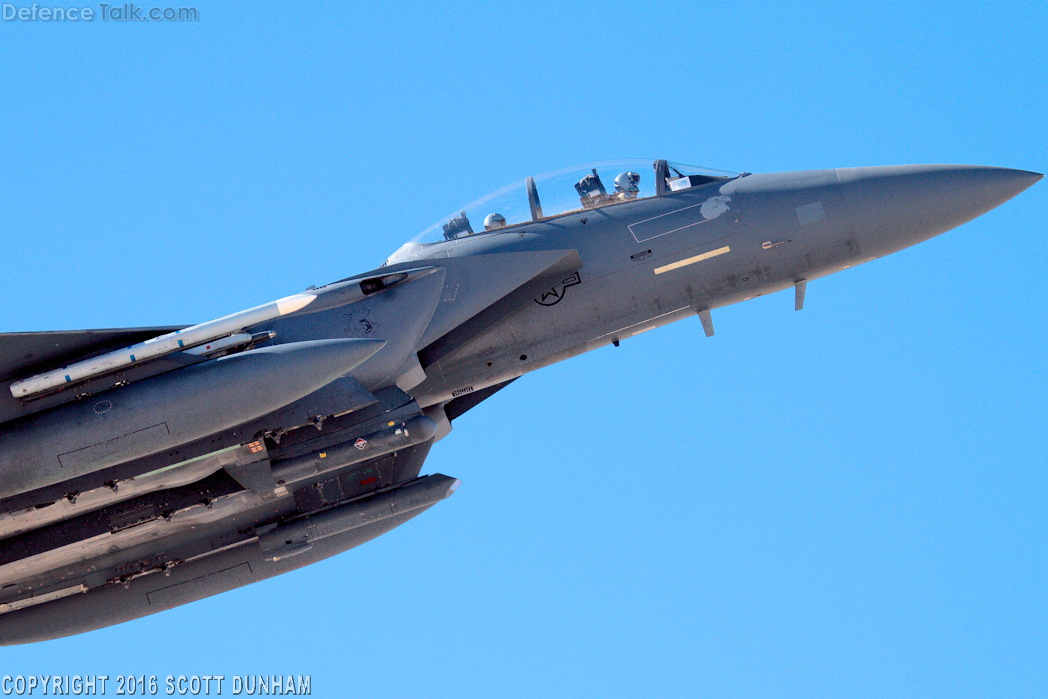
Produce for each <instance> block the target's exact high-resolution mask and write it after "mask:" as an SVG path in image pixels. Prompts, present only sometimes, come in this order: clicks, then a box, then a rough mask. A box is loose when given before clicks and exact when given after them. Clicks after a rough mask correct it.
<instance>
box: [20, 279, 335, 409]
mask: <svg viewBox="0 0 1048 699" xmlns="http://www.w3.org/2000/svg"><path fill="white" fill-rule="evenodd" d="M316 298H317V297H316V296H315V295H313V294H296V295H295V296H288V297H287V298H283V299H280V300H278V301H272V302H270V303H266V304H262V305H261V306H256V307H255V308H249V309H247V310H246V311H240V312H239V313H234V314H232V315H228V316H224V317H222V318H217V319H215V320H209V321H207V322H206V323H200V324H199V325H194V326H192V327H189V328H185V329H183V330H176V331H175V332H173V333H168V334H166V335H160V336H159V337H154V338H150V339H148V340H146V341H144V342H139V343H138V344H136V345H131V346H130V347H126V348H124V349H120V350H114V351H112V352H106V353H105V354H102V355H99V356H97V357H92V358H90V359H84V360H82V361H79V362H76V363H74V364H70V365H69V366H65V367H61V368H59V369H54V370H52V371H48V372H45V373H43V374H36V375H35V376H30V377H29V378H25V379H19V380H18V381H15V382H13V383H12V384H11V395H13V396H14V397H15V398H21V399H23V400H26V399H29V398H33V397H34V396H38V395H40V394H42V393H47V392H48V391H51V390H53V389H56V388H60V387H62V386H65V385H66V384H72V383H78V382H80V381H84V380H86V379H90V378H92V377H95V376H101V375H103V374H109V373H112V372H114V371H119V370H120V369H123V368H125V367H129V366H131V365H132V364H138V363H141V362H144V361H146V360H149V359H156V358H157V357H162V356H164V355H165V354H171V353H172V352H178V351H180V350H184V349H190V348H192V347H196V346H197V345H202V344H205V343H207V342H209V341H211V340H215V339H218V338H223V337H226V336H227V335H233V334H235V333H238V332H239V331H241V330H243V329H244V328H247V327H250V326H252V325H257V324H258V323H264V322H266V321H267V320H273V319H274V318H279V317H280V316H286V315H288V314H291V313H294V312H296V311H300V310H302V309H303V308H305V307H306V306H308V305H309V304H311V303H313V301H315V300H316Z"/></svg>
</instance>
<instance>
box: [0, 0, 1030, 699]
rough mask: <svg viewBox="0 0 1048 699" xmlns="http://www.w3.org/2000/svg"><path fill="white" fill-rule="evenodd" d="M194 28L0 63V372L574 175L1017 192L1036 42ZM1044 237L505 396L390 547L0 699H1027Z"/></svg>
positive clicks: (1016, 204) (799, 23)
mask: <svg viewBox="0 0 1048 699" xmlns="http://www.w3.org/2000/svg"><path fill="white" fill-rule="evenodd" d="M190 1H192V0H190ZM16 4H17V5H19V6H20V5H22V4H24V3H22V2H19V3H16ZM181 4H182V5H187V4H188V3H181ZM151 6H152V5H150V4H149V3H146V4H145V5H144V7H147V8H148V7H151ZM159 6H160V7H166V6H167V5H159ZM174 6H178V4H177V3H176V4H175V5H174ZM93 7H95V8H96V9H97V5H95V6H93ZM196 7H197V8H198V9H199V11H200V21H199V22H196V23H186V24H165V23H155V24H150V23H141V24H120V23H114V22H102V21H99V20H97V19H96V20H95V21H94V22H91V23H75V24H74V23H65V24H48V23H40V22H37V23H19V22H2V23H0V138H2V145H0V241H2V250H3V253H2V257H0V259H2V261H3V265H2V272H0V290H2V293H3V295H4V298H5V299H6V303H4V304H3V309H2V310H0V331H3V332H11V331H27V330H51V329H76V328H104V327H121V326H136V325H158V324H172V323H186V324H190V323H195V322H201V321H204V320H209V319H211V318H215V317H218V316H222V315H225V314H227V313H231V312H233V311H237V310H240V309H243V308H247V307H250V306H254V305H257V304H259V303H264V302H266V301H270V300H273V299H276V298H279V297H282V296H285V295H288V294H291V293H295V292H298V291H301V290H302V289H304V288H306V287H307V286H309V285H311V284H322V283H325V282H328V281H332V280H335V279H338V278H341V277H345V276H348V275H350V274H354V273H357V272H362V271H365V270H367V269H370V268H373V267H374V266H376V265H377V264H379V263H380V262H381V261H382V260H383V259H384V258H385V257H386V256H387V255H388V254H389V253H391V252H392V251H393V250H395V249H396V248H397V247H398V246H399V245H400V244H401V243H402V242H404V241H406V240H407V239H409V238H411V237H413V236H414V235H415V234H416V233H417V232H418V231H420V230H421V229H423V228H425V227H426V226H428V225H429V224H431V223H433V222H434V221H435V220H436V219H438V218H439V217H441V216H442V215H444V214H445V213H447V212H448V211H450V210H451V209H452V208H453V207H455V206H458V205H462V204H466V203H468V202H470V201H472V200H474V199H476V198H479V197H481V196H483V195H485V194H487V193H488V192H490V191H492V190H495V189H497V188H499V187H501V186H503V185H505V184H508V183H509V182H512V181H515V180H520V179H522V178H524V177H525V176H527V175H529V174H538V173H541V172H544V171H547V170H552V169H555V168H559V167H562V166H566V165H571V164H574V163H581V162H585V161H589V160H599V159H606V158H619V157H644V158H652V159H654V158H668V159H671V160H677V161H682V162H686V163H694V164H698V165H707V166H710V167H718V168H724V169H732V170H738V171H750V172H762V171H779V170H801V169H810V168H826V167H845V166H856V165H890V164H904V163H939V162H943V163H975V164H985V165H996V166H1004V167H1014V168H1022V169H1027V170H1035V171H1038V172H1045V170H1046V169H1048V136H1046V126H1048V89H1046V85H1048V67H1046V66H1048V29H1046V26H1048V4H1046V3H1044V2H1008V3H999V4H992V5H988V4H985V3H957V2H929V3H912V2H890V1H885V2H876V3H872V2H871V3H862V4H858V3H841V2H832V3H831V2H817V1H816V2H803V3H788V4H786V5H781V4H779V3H763V2H732V3H726V2H701V3H699V2H661V3H645V2H632V3H630V2H625V3H624V2H611V1H605V2H570V3H569V2H557V3H546V2H528V3H502V4H501V5H500V6H497V7H496V6H493V5H491V4H481V3H476V4H456V3H416V2H375V3H354V4H342V3H337V4H325V3H310V4H307V5H293V4H287V3H281V4H269V3H267V4H258V5H256V4H250V5H247V4H244V5H241V4H234V3H214V4H212V3H199V4H196ZM1046 204H1048V185H1046V184H1045V183H1044V182H1041V183H1039V184H1037V185H1035V186H1034V187H1033V188H1032V189H1031V190H1029V191H1027V192H1026V193H1024V194H1022V195H1020V196H1019V197H1018V198H1017V199H1015V200H1013V201H1011V202H1008V203H1006V204H1005V205H1003V206H1002V207H1000V208H999V209H997V210H995V211H992V212H990V213H988V214H986V215H985V216H983V217H982V218H980V219H977V220H976V221H974V222H972V223H969V224H967V225H965V226H963V227H962V228H960V229H958V230H955V231H953V232H950V233H948V234H946V235H943V236H940V237H939V238H936V239H934V240H932V241H929V242H927V243H924V244H922V245H920V246H917V247H915V248H911V249H909V250H906V251H903V252H901V253H899V254H897V255H894V256H891V257H889V258H885V259H879V260H876V261H874V262H872V263H870V264H867V265H863V266H861V267H858V268H856V269H851V270H848V271H846V272H843V273H840V274H837V275H834V276H832V277H830V278H826V279H823V280H820V281H817V282H813V283H812V284H811V285H809V288H808V294H807V307H806V308H805V310H804V311H803V312H800V313H796V312H794V311H793V298H792V295H789V294H777V295H773V296H770V297H766V298H760V299H757V300H755V301H751V302H749V303H744V304H740V305H737V306H733V307H729V308H726V309H721V310H719V311H717V312H715V313H714V322H715V325H716V329H717V334H716V336H715V337H714V338H712V339H707V338H706V337H705V336H704V335H703V332H702V328H701V326H700V324H699V322H698V319H695V320H694V321H686V322H681V323H677V324H675V325H673V326H670V327H668V328H664V329H662V330H660V331H658V332H653V333H647V334H644V335H642V336H640V337H637V338H634V339H631V340H629V341H627V342H623V344H622V346H621V347H620V348H618V349H613V348H610V347H609V348H605V349H602V350H599V351H596V352H592V353H589V354H587V355H583V356H581V357H577V358H575V359H572V360H570V361H568V362H565V363H562V364H559V365H556V366H554V367H550V368H547V369H543V370H541V371H539V372H537V373H535V374H531V375H529V376H526V377H524V378H522V379H521V380H519V381H518V382H516V383H515V384H514V385H512V386H511V387H510V388H508V389H507V390H505V391H503V392H502V393H500V394H499V395H497V396H496V397H495V398H493V399H491V400H490V401H488V402H486V403H484V404H483V405H482V406H481V407H479V408H478V409H476V410H474V411H472V412H470V413H469V414H468V415H467V416H465V417H464V418H462V419H461V420H459V421H458V422H457V423H456V425H455V430H454V432H453V433H452V434H451V435H450V436H449V437H448V438H447V439H445V440H444V441H442V442H441V443H439V444H438V445H437V446H436V447H435V448H434V449H433V451H432V452H431V455H430V458H429V461H428V462H427V464H426V466H425V468H424V472H429V473H433V472H440V473H445V474H448V475H451V476H455V477H458V478H461V479H462V481H463V485H462V487H461V488H460V489H459V490H458V492H457V493H456V494H455V495H454V497H452V498H451V499H449V500H447V501H446V502H443V503H441V504H439V505H438V506H436V507H434V508H433V509H432V510H430V511H428V512H426V513H424V514H423V515H422V516H420V517H419V518H417V519H415V520H412V521H411V522H409V523H408V524H406V525H404V526H403V527H401V528H399V529H396V530H394V531H393V532H392V533H390V534H388V535H386V536H384V537H381V538H379V539H376V540H375V541H373V542H371V543H368V544H366V545H364V546H362V547H360V548H358V549H354V550H352V551H350V552H348V553H345V554H342V555H340V556H337V557H335V558H332V559H329V560H327V561H325V562H323V563H320V564H317V565H314V566H311V567H308V568H306V569H303V570H301V571H298V572H295V573H291V574H288V575H285V576H282V577H280V578H277V579H274V580H270V581H266V582H263V583H259V584H256V585H252V586H249V587H247V588H243V589H241V590H238V591H235V592H232V593H228V594H224V595H221V596H218V597H213V598H210V599H208V600H205V601H201V602H197V603H195V604H192V605H188V606H185V607H181V608H178V609H176V610H172V611H168V612H164V613H162V614H159V615H155V616H152V617H147V618H145V619H141V620H138V621H135V622H131V623H128V624H124V625H120V626H116V627H112V628H109V629H106V630H102V631H97V632H94V633H91V634H88V635H82V636H77V637H72V638H69V639H64V640H60V641H54V642H49V643H43V644H36V645H32V646H25V647H16V648H3V649H0V674H55V673H57V674H109V675H111V676H114V675H117V674H131V673H133V674H135V675H140V674H147V675H149V674H155V675H159V676H160V677H161V678H163V677H164V676H165V675H169V674H172V675H180V674H187V675H205V674H224V675H227V676H229V675H234V674H276V673H280V674H309V675H311V676H312V687H313V692H314V695H317V696H324V697H342V696H344V697H355V696H360V697H376V696H382V697H419V696H426V697H649V696H650V697H669V696H695V697H859V696H861V697H910V696H922V697H971V696H994V697H1031V696H1045V693H1046V687H1048V594H1046V590H1048V456H1046V453H1048V436H1046V435H1048V351H1046V349H1045V348H1046V344H1048V329H1046V320H1048V300H1046V299H1048V281H1046V276H1048V268H1046V265H1045V257H1046V255H1048V237H1046V233H1048V230H1046V229H1048V226H1046V223H1045V218H1046V214H1048V205H1046ZM111 689H112V687H111ZM111 693H112V692H111ZM227 694H228V689H227Z"/></svg>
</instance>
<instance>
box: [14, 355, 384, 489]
mask: <svg viewBox="0 0 1048 699" xmlns="http://www.w3.org/2000/svg"><path fill="white" fill-rule="evenodd" d="M385 344H386V343H385V342H384V341H382V340H363V339H345V340H311V341H308V342H291V343H286V344H282V345H275V346H272V347H261V348H258V349H253V350H247V351H245V352H241V353H239V354H232V355H229V356H226V357H222V358H220V359H213V360H210V361H206V362H202V363H200V364H194V365H192V366H188V367H185V368H183V369H179V370H177V371H172V372H168V373H166V374H160V375H158V376H154V377H151V378H148V379H144V380H142V381H138V382H135V383H133V384H130V385H128V386H123V387H121V388H116V389H113V390H111V391H107V392H105V393H103V394H101V395H98V396H94V397H92V398H89V399H87V400H83V401H80V402H78V403H67V404H65V405H61V406H58V407H56V408H52V409H51V410H48V411H46V412H43V413H38V414H36V415H33V416H31V417H29V418H26V419H25V421H23V422H22V423H21V424H19V426H18V428H17V429H11V430H8V431H6V432H3V433H0V499H2V498H6V497H10V496H11V495H15V494H17V493H21V492H26V491H30V490H35V489H37V488H42V487H45V486H49V485H53V484H55V483H59V482H62V481H64V480H68V479H70V478H76V477H79V476H83V475H85V474H88V473H94V472H95V471H100V470H102V469H106V468H109V467H111V466H115V465H117V464H121V463H124V462H126V461H131V460H134V459H139V458H142V457H145V456H150V455H152V454H156V453H159V452H162V451H164V450H166V449H172V448H174V447H177V446H178V445H180V444H184V443H186V442H191V441H193V440H196V439H201V438H203V437H206V436H208V435H211V434H215V433H217V432H221V431H224V430H228V429H231V428H234V427H236V426H237V425H241V424H243V423H246V422H250V421H251V420H254V419H256V418H259V417H262V416H263V415H266V414H268V413H271V412H273V411H275V410H277V409H279V408H281V407H283V406H285V405H288V404H289V403H292V402H294V401H296V400H298V399H299V398H303V397H305V396H307V395H309V394H310V393H313V392H314V391H317V390H319V389H320V388H322V387H323V386H325V385H327V384H329V383H331V382H332V381H334V380H335V379H337V378H339V377H340V376H343V375H344V374H346V373H348V372H349V371H350V370H352V369H353V368H354V367H356V366H358V365H359V364H361V363H363V362H365V361H367V359H368V358H370V357H371V356H372V355H373V354H375V353H376V352H378V351H379V350H380V349H381V348H382V347H383V346H385ZM276 426H277V425H275V427H276ZM245 436H249V435H245Z"/></svg>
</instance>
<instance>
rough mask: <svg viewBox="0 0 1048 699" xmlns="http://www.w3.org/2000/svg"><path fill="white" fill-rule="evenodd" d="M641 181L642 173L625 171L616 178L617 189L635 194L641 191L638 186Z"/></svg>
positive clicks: (617, 190)
mask: <svg viewBox="0 0 1048 699" xmlns="http://www.w3.org/2000/svg"><path fill="white" fill-rule="evenodd" d="M639 183H640V175H638V174H637V173H635V172H623V173H622V174H620V175H619V176H618V177H616V178H615V191H616V192H622V193H630V194H633V193H636V192H639V191H640V190H639V189H638V188H637V184H639Z"/></svg>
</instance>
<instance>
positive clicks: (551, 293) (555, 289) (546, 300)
mask: <svg viewBox="0 0 1048 699" xmlns="http://www.w3.org/2000/svg"><path fill="white" fill-rule="evenodd" d="M581 283H582V277H580V276H579V273H578V272H575V273H574V274H572V275H571V276H570V277H568V278H567V279H565V280H563V281H562V282H561V283H560V284H554V285H553V286H551V287H550V288H549V289H548V290H546V291H543V292H542V295H541V296H539V297H538V298H537V299H535V303H537V304H539V305H540V306H556V305H557V304H558V303H560V302H561V299H563V298H564V292H566V291H567V290H568V287H569V286H575V285H576V284H581Z"/></svg>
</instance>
